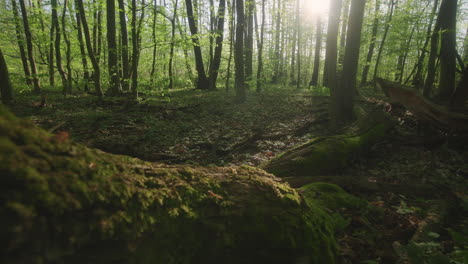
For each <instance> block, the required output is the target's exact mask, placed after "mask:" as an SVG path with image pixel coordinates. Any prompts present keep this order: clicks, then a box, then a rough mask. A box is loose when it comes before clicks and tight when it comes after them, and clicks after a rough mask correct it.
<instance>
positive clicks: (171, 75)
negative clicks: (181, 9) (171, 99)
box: [167, 0, 179, 89]
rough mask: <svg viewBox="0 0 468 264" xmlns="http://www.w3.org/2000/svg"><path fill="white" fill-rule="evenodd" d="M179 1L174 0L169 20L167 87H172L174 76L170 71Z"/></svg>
mask: <svg viewBox="0 0 468 264" xmlns="http://www.w3.org/2000/svg"><path fill="white" fill-rule="evenodd" d="M178 3H179V1H178V0H175V3H174V10H173V13H172V19H170V22H171V47H170V51H169V65H168V73H169V84H168V86H167V88H168V89H172V88H174V76H173V72H172V64H173V60H174V46H175V30H176V16H177V6H178Z"/></svg>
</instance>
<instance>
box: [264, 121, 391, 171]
mask: <svg viewBox="0 0 468 264" xmlns="http://www.w3.org/2000/svg"><path fill="white" fill-rule="evenodd" d="M357 123H358V127H361V128H362V127H365V126H367V128H366V129H360V131H361V132H358V133H357V134H356V135H336V136H327V137H320V138H316V139H313V140H311V141H309V142H307V143H305V144H303V145H300V146H298V147H294V148H292V149H290V150H288V151H286V152H283V153H282V154H280V155H278V156H277V157H275V158H273V159H272V160H270V161H269V162H267V163H265V164H263V165H262V166H261V167H262V168H263V169H264V170H266V171H267V172H270V173H273V174H274V175H275V176H278V177H305V176H315V175H320V174H327V173H331V172H336V171H337V170H340V169H343V168H345V167H346V166H347V165H349V163H350V162H351V161H353V160H354V159H356V158H357V157H359V156H360V155H361V153H363V152H364V151H366V150H367V149H369V148H370V147H371V146H372V145H373V144H375V143H377V142H378V141H380V140H381V139H382V138H383V137H384V135H385V134H386V132H387V131H388V130H389V129H390V128H391V127H392V122H390V120H389V119H388V118H386V117H385V115H384V114H383V113H382V114H381V115H379V118H375V117H372V118H370V119H369V122H367V123H366V122H363V121H362V119H358V121H357ZM361 123H362V124H361Z"/></svg>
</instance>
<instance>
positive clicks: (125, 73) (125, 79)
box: [118, 0, 156, 91]
mask: <svg viewBox="0 0 468 264" xmlns="http://www.w3.org/2000/svg"><path fill="white" fill-rule="evenodd" d="M118 2H119V22H120V39H121V41H122V89H123V90H124V91H128V90H129V87H128V86H129V79H130V64H129V55H128V30H127V18H126V17H125V5H124V0H118ZM154 15H155V16H156V14H154ZM153 30H156V26H155V24H153ZM153 43H156V41H154V42H153ZM155 47H156V45H155ZM153 56H156V54H153ZM152 72H153V73H154V71H153V70H152ZM151 76H152V75H151Z"/></svg>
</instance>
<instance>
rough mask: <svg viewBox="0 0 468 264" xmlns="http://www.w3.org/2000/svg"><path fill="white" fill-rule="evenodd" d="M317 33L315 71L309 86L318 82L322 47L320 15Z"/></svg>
mask: <svg viewBox="0 0 468 264" xmlns="http://www.w3.org/2000/svg"><path fill="white" fill-rule="evenodd" d="M315 34H316V35H315V54H314V71H313V73H312V80H310V83H309V86H317V84H318V75H319V71H320V50H321V49H322V18H321V17H320V16H317V31H316V33H315Z"/></svg>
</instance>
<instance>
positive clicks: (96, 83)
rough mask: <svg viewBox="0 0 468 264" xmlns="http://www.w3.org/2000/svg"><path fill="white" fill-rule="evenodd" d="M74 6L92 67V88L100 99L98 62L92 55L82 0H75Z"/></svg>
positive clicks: (101, 93)
mask: <svg viewBox="0 0 468 264" xmlns="http://www.w3.org/2000/svg"><path fill="white" fill-rule="evenodd" d="M75 4H76V7H77V8H78V12H79V13H80V17H81V23H82V25H83V34H84V35H85V40H86V49H87V50H88V56H89V59H90V60H91V63H92V65H93V71H94V73H93V79H94V87H95V89H96V93H97V95H98V96H99V97H102V96H103V92H102V89H101V70H100V67H99V62H98V60H97V58H96V55H95V53H94V50H93V46H92V44H91V37H90V35H89V27H88V22H87V21H86V13H85V9H84V6H83V0H75Z"/></svg>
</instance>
